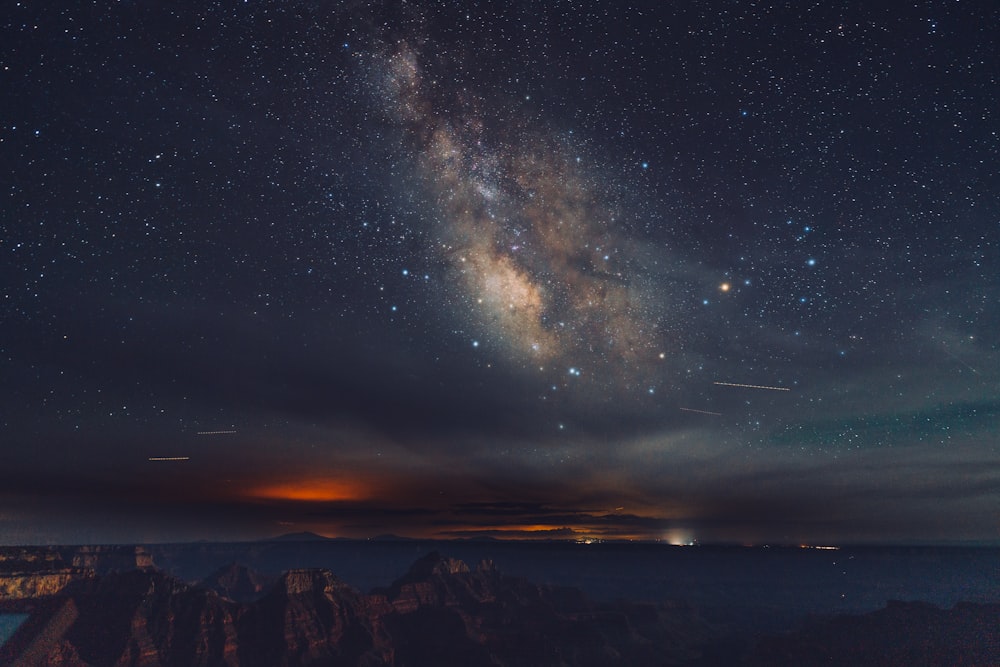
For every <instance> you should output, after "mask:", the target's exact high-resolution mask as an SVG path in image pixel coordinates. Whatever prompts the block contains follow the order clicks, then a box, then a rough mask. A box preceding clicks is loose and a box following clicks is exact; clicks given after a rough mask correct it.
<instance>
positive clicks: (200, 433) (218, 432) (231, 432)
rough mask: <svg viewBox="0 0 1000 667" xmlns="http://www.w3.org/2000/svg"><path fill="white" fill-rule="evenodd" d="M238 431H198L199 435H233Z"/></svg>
mask: <svg viewBox="0 0 1000 667" xmlns="http://www.w3.org/2000/svg"><path fill="white" fill-rule="evenodd" d="M233 433H236V431H198V433H197V435H231V434H233Z"/></svg>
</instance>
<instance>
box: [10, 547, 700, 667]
mask: <svg viewBox="0 0 1000 667" xmlns="http://www.w3.org/2000/svg"><path fill="white" fill-rule="evenodd" d="M228 575H232V577H235V580H237V581H239V580H242V579H247V580H252V579H253V575H252V574H251V573H248V572H244V571H242V570H239V569H238V568H237V569H236V570H231V571H229V572H228V573H227V572H223V573H220V576H219V577H216V578H215V580H214V581H215V582H216V583H218V582H219V581H220V580H225V579H226V578H227V576H228ZM708 637H709V633H708V631H707V628H706V626H705V625H704V624H703V623H701V622H700V621H699V620H698V618H697V617H696V616H695V615H694V614H693V613H691V612H690V610H687V609H684V608H668V607H662V606H656V605H630V604H624V603H623V604H616V605H596V604H594V603H592V602H590V601H589V600H587V599H586V598H585V597H584V596H583V595H582V594H580V593H579V592H577V591H574V590H571V589H557V588H547V587H538V586H535V585H533V584H531V583H529V582H527V581H525V580H522V579H517V578H512V577H505V576H503V575H502V574H500V573H499V572H497V571H496V570H495V569H493V568H492V567H491V566H489V565H488V564H486V565H482V566H480V567H479V568H477V569H476V570H474V571H473V570H470V569H469V568H468V567H467V566H466V565H465V564H464V563H461V562H460V561H454V560H450V559H446V558H442V557H440V556H438V555H437V554H432V555H430V556H428V557H426V558H423V559H421V560H419V561H417V563H415V564H414V565H413V567H412V568H411V569H410V571H409V572H408V573H407V574H406V575H405V576H404V577H402V578H400V579H399V580H398V581H396V582H395V583H394V584H392V585H391V586H390V587H389V588H387V589H384V590H380V591H376V592H374V593H373V594H371V595H362V594H361V593H359V592H357V591H356V590H354V589H352V588H350V587H349V586H347V585H345V584H344V583H343V582H341V581H340V580H338V579H337V578H336V577H335V576H334V575H333V574H331V573H330V572H328V571H326V570H292V571H289V572H287V573H285V574H284V575H283V576H282V577H281V578H280V579H279V580H278V581H277V582H276V583H274V585H273V586H272V587H271V588H270V589H269V590H268V591H267V592H266V594H264V595H263V596H260V597H258V599H256V600H253V601H251V602H246V603H239V602H235V601H233V600H231V599H227V598H225V597H222V596H220V595H219V594H218V593H217V592H216V591H214V590H208V589H206V588H201V587H192V586H189V585H187V584H184V583H182V582H180V581H178V580H176V579H173V578H171V577H169V576H167V575H165V574H164V573H161V572H158V571H154V570H133V571H131V572H115V573H111V574H107V575H104V576H94V577H91V578H89V579H84V580H76V581H72V582H70V583H69V584H68V585H66V587H65V588H64V589H62V591H61V592H60V593H59V594H58V595H57V596H54V597H52V598H50V599H49V603H48V607H47V610H46V609H41V608H39V609H35V613H34V615H33V616H32V618H31V619H29V621H28V622H26V623H25V626H22V628H21V629H19V631H18V634H16V635H15V637H14V638H13V639H12V640H11V641H10V642H8V645H6V646H5V647H4V648H3V649H0V663H3V664H7V663H8V662H14V661H15V660H16V659H18V658H20V659H22V660H24V659H25V656H30V660H29V663H30V664H33V665H79V666H90V665H94V666H96V665H115V666H116V667H131V666H144V665H205V666H207V665H227V666H231V667H236V666H240V667H276V666H278V667H292V666H298V665H331V666H334V667H336V666H343V667H347V666H355V665H361V666H364V667H390V666H398V667H403V666H406V667H419V666H421V665H428V666H430V665H463V666H465V667H476V666H479V665H482V666H483V667H486V666H490V667H495V666H498V665H499V666H507V667H514V666H521V665H523V666H525V667H527V666H531V667H543V666H545V665H552V666H556V665H558V666H560V667H569V666H574V665H581V666H582V665H587V666H590V665H595V666H596V665H636V666H641V665H671V664H684V663H685V662H689V661H691V660H694V659H696V658H697V657H698V656H699V650H698V647H699V646H700V645H701V644H703V643H704V642H705V641H706V640H707V638H708ZM25 664H28V663H25Z"/></svg>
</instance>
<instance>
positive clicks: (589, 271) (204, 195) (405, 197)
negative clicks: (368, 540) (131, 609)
mask: <svg viewBox="0 0 1000 667" xmlns="http://www.w3.org/2000/svg"><path fill="white" fill-rule="evenodd" d="M958 4H960V5H961V7H960V8H959V7H958ZM998 23H1000V7H998V6H997V3H996V2H995V0H963V2H961V3H954V2H944V0H927V1H926V2H921V3H908V4H905V5H904V4H902V3H855V4H854V5H853V6H851V7H850V8H848V9H845V6H844V5H843V3H799V2H785V3H759V2H755V3H733V2H728V1H723V0H718V1H708V0H706V2H698V3H668V2H660V3H640V6H625V5H622V4H621V3H615V2H610V1H607V2H602V1H600V0H595V1H594V2H587V3H581V2H569V1H568V0H565V1H564V0H553V1H552V2H544V3H472V2H433V3H432V2H422V1H421V0H413V1H410V2H407V3H377V2H364V3H317V2H307V1H305V0H288V1H287V2H280V3H277V2H270V3H259V2H256V3H252V2H237V3H228V4H227V3H219V2H209V3H199V4H197V6H194V5H192V6H191V7H181V6H179V5H178V4H177V3H109V4H108V5H107V6H106V7H102V8H100V9H97V8H94V7H91V6H89V5H85V4H84V3H29V2H20V3H6V5H4V6H3V8H2V9H0V28H2V33H0V34H2V35H3V37H4V39H0V82H2V85H3V90H4V91H5V97H4V101H5V102H7V104H6V105H3V109H2V113H0V147H2V150H0V170H2V173H3V176H4V178H3V189H2V192H0V195H2V197H0V202H2V204H0V206H2V208H3V215H2V216H0V278H2V280H0V303H2V305H3V307H2V308H0V319H2V327H0V378H3V380H4V381H3V382H2V383H0V404H2V405H3V406H4V410H3V415H2V416H0V443H2V446H0V538H6V537H7V536H9V535H20V536H22V537H20V538H16V537H15V538H10V539H12V540H14V541H18V540H23V541H39V540H41V541H46V540H52V541H57V542H59V541H73V540H90V539H94V540H108V539H122V540H125V541H134V540H137V539H145V537H146V536H149V537H150V538H151V539H198V538H211V539H218V538H225V537H238V538H245V537H266V536H270V535H273V534H276V533H279V532H287V531H288V530H300V529H301V530H305V529H309V530H316V531H318V532H322V533H324V534H328V535H349V536H354V537H369V536H372V535H378V534H381V533H386V532H393V533H399V534H405V535H411V536H415V537H420V536H424V537H426V536H439V537H440V536H454V535H461V536H473V535H482V534H486V535H499V536H507V537H532V536H536V535H542V536H546V535H548V536H556V537H573V538H584V537H587V538H589V537H600V536H604V537H630V538H636V537H642V538H647V539H668V538H669V539H674V537H671V536H675V537H676V536H689V537H691V538H693V539H699V540H706V541H707V540H715V539H718V540H723V541H732V540H739V541H744V540H746V541H761V540H776V541H780V542H789V541H799V540H801V541H811V540H816V541H821V543H824V544H828V543H831V542H832V541H836V540H840V539H843V540H860V541H886V540H895V541H913V540H931V541H933V540H976V541H991V540H992V541H995V540H996V535H997V523H996V516H997V514H996V508H997V507H998V503H1000V459H998V451H1000V444H998V443H1000V433H998V426H997V425H998V424H1000V376H998V369H1000V339H998V332H1000V309H998V307H997V304H1000V245H998V243H1000V241H998V239H1000V227H998V220H1000V200H998V198H997V196H996V194H997V192H1000V172H998V171H997V169H996V165H997V164H1000V144H998V140H997V129H996V128H997V127H1000V119H998V117H997V109H998V107H997V104H996V80H997V66H996V63H997V62H1000V42H998V40H997V38H996V35H995V34H994V33H995V32H996V31H995V29H994V27H995V26H996V25H997V24H998ZM289 526H294V528H289ZM685 541H687V540H686V539H685Z"/></svg>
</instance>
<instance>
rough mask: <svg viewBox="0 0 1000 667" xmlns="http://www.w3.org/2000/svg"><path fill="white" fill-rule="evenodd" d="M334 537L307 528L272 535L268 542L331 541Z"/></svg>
mask: <svg viewBox="0 0 1000 667" xmlns="http://www.w3.org/2000/svg"><path fill="white" fill-rule="evenodd" d="M334 539H337V538H333V537H325V536H323V535H317V534H316V533H311V532H309V531H307V530H304V531H301V532H298V533H286V534H284V535H278V536H277V537H272V538H271V539H269V540H266V541H267V542H330V541H332V540H334Z"/></svg>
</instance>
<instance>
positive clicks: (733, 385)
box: [712, 382, 791, 391]
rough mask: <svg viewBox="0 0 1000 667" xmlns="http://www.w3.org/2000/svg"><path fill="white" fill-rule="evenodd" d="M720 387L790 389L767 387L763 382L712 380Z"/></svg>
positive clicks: (785, 388)
mask: <svg viewBox="0 0 1000 667" xmlns="http://www.w3.org/2000/svg"><path fill="white" fill-rule="evenodd" d="M712 384H717V385H720V386H722V387H742V388H743V389H769V390H771V391H791V389H789V388H788V387H769V386H767V385H763V384H740V383H738V382H713V383H712Z"/></svg>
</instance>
